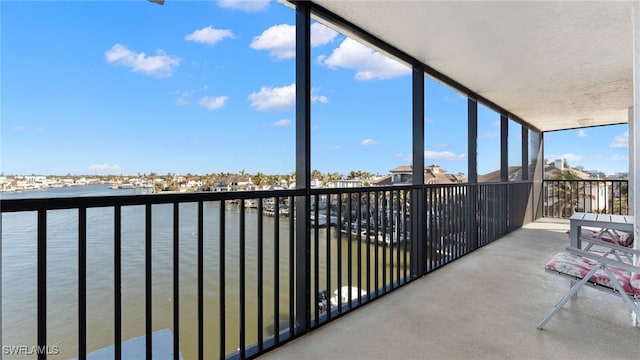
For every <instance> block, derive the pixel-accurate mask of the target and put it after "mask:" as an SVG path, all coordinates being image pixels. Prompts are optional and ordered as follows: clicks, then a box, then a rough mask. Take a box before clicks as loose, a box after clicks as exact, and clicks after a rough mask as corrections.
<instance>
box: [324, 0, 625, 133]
mask: <svg viewBox="0 0 640 360" xmlns="http://www.w3.org/2000/svg"><path fill="white" fill-rule="evenodd" d="M313 2H314V3H316V4H318V5H320V6H322V7H324V8H325V9H327V10H329V11H331V12H333V13H335V14H337V15H339V16H340V17H342V18H344V19H345V20H347V21H348V22H351V23H352V24H354V25H356V26H358V27H360V28H362V29H363V30H365V31H366V32H368V33H370V34H372V35H374V36H375V37H377V38H379V39H381V40H383V41H384V42H387V43H388V44H390V45H392V46H394V47H395V48H397V49H399V50H401V51H403V52H405V53H407V54H408V55H410V56H412V57H414V58H416V59H418V60H420V61H421V62H423V63H425V64H427V65H429V66H430V67H432V68H434V69H435V70H437V71H438V72H440V73H442V74H444V75H446V76H448V77H449V78H451V79H453V80H455V81H457V82H458V83H460V84H462V85H464V86H465V87H467V88H468V89H470V90H471V91H473V92H475V93H477V94H479V95H480V96H482V97H484V98H486V99H488V100H490V101H492V102H494V103H496V104H498V105H499V106H501V107H503V108H504V109H506V110H507V111H508V112H510V113H513V114H515V115H517V116H518V117H520V118H521V119H523V120H524V121H526V122H528V123H530V124H532V125H534V126H535V127H537V128H538V129H540V130H543V131H547V130H557V129H568V128H576V127H585V126H596V125H605V124H617V123H625V122H627V121H628V108H630V107H631V106H632V101H633V99H632V94H633V87H632V83H633V75H632V61H633V56H632V45H633V43H632V23H631V2H630V1H620V2H605V1H601V2H584V1H571V2H564V1H551V2H539V1H499V2H498V1H491V2H489V1H487V2H478V1H473V2H449V1H445V2H434V1H416V0H413V1H408V0H373V1H357V0H314V1H313Z"/></svg>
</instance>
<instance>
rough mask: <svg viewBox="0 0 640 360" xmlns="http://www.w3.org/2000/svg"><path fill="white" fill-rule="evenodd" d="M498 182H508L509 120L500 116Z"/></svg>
mask: <svg viewBox="0 0 640 360" xmlns="http://www.w3.org/2000/svg"><path fill="white" fill-rule="evenodd" d="M500 181H502V182H507V181H509V118H508V117H507V114H505V113H502V114H500Z"/></svg>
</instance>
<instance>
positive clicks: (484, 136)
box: [478, 131, 500, 139]
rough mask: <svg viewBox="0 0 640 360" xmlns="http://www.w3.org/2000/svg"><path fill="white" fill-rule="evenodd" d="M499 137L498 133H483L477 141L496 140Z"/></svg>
mask: <svg viewBox="0 0 640 360" xmlns="http://www.w3.org/2000/svg"><path fill="white" fill-rule="evenodd" d="M499 136H500V132H499V131H485V132H483V133H482V134H480V135H478V139H491V138H497V137H499Z"/></svg>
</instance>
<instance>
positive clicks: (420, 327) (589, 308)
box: [261, 219, 640, 360]
mask: <svg viewBox="0 0 640 360" xmlns="http://www.w3.org/2000/svg"><path fill="white" fill-rule="evenodd" d="M568 228H569V224H568V222H567V221H562V220H555V221H554V220H548V219H543V220H540V221H538V222H535V223H532V224H529V225H527V226H525V227H524V228H522V229H520V230H518V231H515V232H513V233H511V234H509V235H507V236H505V237H503V238H502V239H499V240H498V241H496V242H494V243H492V244H490V245H488V246H485V247H483V248H481V249H479V250H477V251H475V252H474V253H472V254H470V255H467V256H466V257H464V258H462V259H460V260H458V261H456V262H454V263H452V264H449V265H447V266H445V267H444V268H442V269H439V270H437V271H435V272H433V273H431V274H429V275H427V276H425V277H423V278H421V279H418V280H416V281H414V282H413V283H411V284H409V285H407V286H405V287H403V288H401V289H399V290H397V291H395V292H393V293H391V294H389V295H387V296H384V297H382V298H381V299H379V300H377V301H374V302H372V303H370V304H368V305H366V306H363V307H362V308H360V309H358V310H355V311H354V312H353V313H351V314H348V315H346V316H344V317H342V318H340V319H338V320H336V321H333V322H332V323H330V324H327V325H325V326H322V327H321V328H320V329H318V330H316V331H313V332H311V333H310V334H308V335H305V336H303V337H301V338H299V339H297V340H295V341H293V342H291V343H289V344H287V345H285V346H283V347H281V348H279V349H276V350H274V351H272V352H270V353H267V354H266V355H264V356H262V357H261V358H262V359H492V360H495V359H633V360H637V359H640V328H638V327H633V326H632V323H631V315H630V313H629V311H628V310H627V309H628V308H627V306H626V305H625V304H624V302H623V301H622V299H621V298H619V297H617V296H612V295H610V294H605V293H603V292H600V291H597V290H593V289H582V290H581V291H580V292H579V295H578V298H577V299H573V300H570V301H569V302H568V303H567V304H566V305H565V306H564V308H563V309H562V310H561V311H560V312H558V314H556V316H555V317H554V318H553V319H551V321H550V322H549V323H547V325H546V327H545V329H544V330H542V331H541V330H537V329H536V325H537V324H538V323H539V322H540V321H541V320H542V318H544V316H545V315H546V314H547V313H548V312H549V311H550V310H551V309H552V308H553V306H554V305H555V304H556V303H557V301H558V300H560V298H561V297H562V295H563V294H564V293H565V292H566V291H567V289H568V281H566V280H564V279H561V278H560V277H558V276H554V275H551V274H547V273H545V272H544V270H543V269H542V266H543V265H544V264H545V263H546V262H547V261H548V260H549V259H551V257H552V256H553V255H555V254H556V253H557V252H560V251H562V250H563V249H564V248H565V247H566V246H568V244H569V239H568V236H567V234H566V233H565V232H566V231H567V230H568Z"/></svg>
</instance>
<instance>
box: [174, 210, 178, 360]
mask: <svg viewBox="0 0 640 360" xmlns="http://www.w3.org/2000/svg"><path fill="white" fill-rule="evenodd" d="M173 359H174V360H179V359H180V203H177V202H175V203H173Z"/></svg>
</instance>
